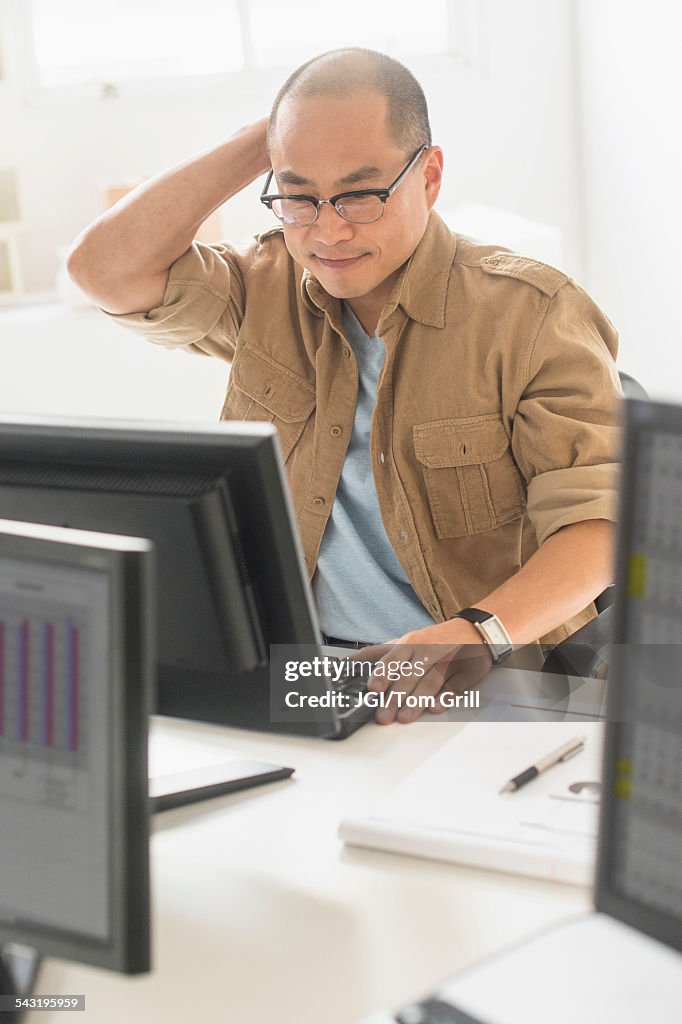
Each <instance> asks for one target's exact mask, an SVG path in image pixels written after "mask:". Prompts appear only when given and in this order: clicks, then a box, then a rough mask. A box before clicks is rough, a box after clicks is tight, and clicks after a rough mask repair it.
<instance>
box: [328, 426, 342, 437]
mask: <svg viewBox="0 0 682 1024" xmlns="http://www.w3.org/2000/svg"><path fill="white" fill-rule="evenodd" d="M329 433H330V434H331V435H332V437H340V436H341V434H342V433H343V431H342V430H341V427H332V428H331V430H330V431H329Z"/></svg>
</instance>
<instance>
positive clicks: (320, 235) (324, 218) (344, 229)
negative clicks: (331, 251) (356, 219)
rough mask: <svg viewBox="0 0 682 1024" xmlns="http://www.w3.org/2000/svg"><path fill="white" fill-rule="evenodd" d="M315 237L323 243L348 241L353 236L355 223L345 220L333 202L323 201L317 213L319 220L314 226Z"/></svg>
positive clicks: (330, 244) (336, 243)
mask: <svg viewBox="0 0 682 1024" xmlns="http://www.w3.org/2000/svg"><path fill="white" fill-rule="evenodd" d="M312 230H313V232H314V234H315V238H316V240H317V241H318V242H322V244H323V245H327V246H332V245H338V243H339V242H348V241H349V240H350V239H351V238H352V237H353V225H352V224H351V223H350V222H349V221H347V220H344V219H343V217H342V216H341V214H340V213H337V212H336V208H335V207H334V206H332V204H331V203H322V204H321V205H320V209H319V212H318V214H317V220H316V221H315V223H314V224H313V226H312Z"/></svg>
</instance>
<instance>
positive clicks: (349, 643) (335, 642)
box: [322, 633, 371, 651]
mask: <svg viewBox="0 0 682 1024" xmlns="http://www.w3.org/2000/svg"><path fill="white" fill-rule="evenodd" d="M322 642H323V643H324V644H328V645H329V646H330V647H352V648H354V649H355V650H356V651H358V650H360V648H361V647H370V646H371V643H370V641H369V640H341V639H340V638H339V637H338V636H327V635H326V633H323V634H322Z"/></svg>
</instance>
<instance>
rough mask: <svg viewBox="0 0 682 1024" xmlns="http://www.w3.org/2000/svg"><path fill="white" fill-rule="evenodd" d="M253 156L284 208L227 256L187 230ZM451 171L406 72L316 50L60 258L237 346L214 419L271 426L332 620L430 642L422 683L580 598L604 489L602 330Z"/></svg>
mask: <svg viewBox="0 0 682 1024" xmlns="http://www.w3.org/2000/svg"><path fill="white" fill-rule="evenodd" d="M270 167H272V171H273V174H272V175H270V176H269V177H268V179H267V182H266V186H267V191H268V195H266V196H264V197H263V198H264V201H265V202H266V205H269V206H270V207H271V209H272V210H273V212H274V213H275V215H276V216H278V217H279V219H280V220H281V222H282V223H281V225H280V226H279V227H275V228H274V229H273V230H272V231H269V232H266V233H265V234H263V235H261V236H260V237H259V238H258V239H257V240H256V241H255V243H254V244H253V245H251V246H250V247H249V248H248V249H247V250H245V251H243V252H237V251H236V250H235V249H234V248H232V247H231V246H229V245H226V244H217V245H213V246H206V245H202V244H197V243H194V244H193V241H192V240H193V238H194V235H195V233H196V230H197V229H198V227H199V225H200V224H201V223H202V222H203V221H204V220H205V218H206V217H207V216H208V215H209V214H210V213H211V212H212V211H213V210H215V209H216V208H217V207H218V206H220V205H221V204H222V203H223V202H225V201H226V200H227V199H229V198H230V197H231V196H233V195H234V194H235V193H237V192H239V191H240V190H241V189H243V188H244V187H245V186H246V185H248V184H249V183H250V182H251V181H253V180H254V179H255V178H257V177H258V176H259V175H262V174H264V173H265V172H266V171H268V169H269V168H270ZM442 167H443V155H442V152H441V150H440V148H439V147H438V146H434V145H432V142H431V133H430V127H429V122H428V114H427V108H426V102H425V100H424V96H423V93H422V90H421V88H420V87H419V85H418V83H417V82H416V81H415V79H414V78H413V76H412V75H411V74H410V72H409V71H407V69H406V68H404V67H403V66H402V65H401V64H399V63H398V62H396V61H394V60H392V59H391V58H388V57H385V56H384V55H381V54H377V53H374V52H372V51H363V50H354V49H352V50H340V51H333V52H331V53H329V54H323V55H322V56H320V57H318V58H315V59H314V60H313V61H310V62H308V63H307V64H306V65H304V66H303V67H302V68H300V69H299V70H298V71H297V72H295V73H294V74H293V75H292V76H291V77H290V78H289V80H288V81H287V82H286V83H285V85H284V86H283V88H282V90H281V91H280V93H279V95H278V97H277V99H276V100H275V104H274V106H273V110H272V113H271V116H270V118H269V119H266V120H263V121H260V122H258V123H256V124H253V125H250V126H248V127H246V128H244V129H243V130H241V131H239V132H237V134H236V135H234V136H233V137H232V138H231V139H229V140H228V141H227V142H226V143H224V144H223V145H221V146H219V147H218V148H216V149H214V150H212V151H210V152H208V153H205V154H203V155H201V156H199V157H197V158H194V159H191V160H189V161H187V162H186V163H184V164H181V165H180V166H178V167H176V168H173V169H172V170H170V171H168V172H166V173H164V174H161V175H159V176H158V177H156V178H154V179H152V180H151V181H149V182H147V183H145V184H144V185H142V186H140V187H139V188H138V189H136V190H135V191H134V192H133V193H131V194H130V195H129V196H128V197H126V198H125V199H124V200H122V201H121V202H120V203H118V204H117V205H116V206H115V207H114V208H113V209H112V210H110V211H108V212H107V213H106V214H104V215H103V216H102V217H100V218H99V219H98V220H97V221H95V223H94V224H93V225H91V226H90V227H89V228H88V229H87V230H86V231H85V232H84V233H83V234H82V235H81V236H80V237H79V239H77V241H76V243H75V244H74V247H73V249H72V252H71V255H70V258H69V263H68V266H69V271H70V273H71V275H72V277H73V278H74V279H75V281H76V282H77V283H78V284H79V285H80V287H81V288H82V289H83V290H84V291H85V292H86V293H88V294H89V295H90V296H91V297H92V299H93V300H94V301H95V302H96V303H97V304H98V305H99V306H100V307H101V308H102V309H103V310H104V311H105V312H107V313H109V314H111V315H114V316H115V317H116V318H117V319H118V320H119V322H120V323H122V324H123V325H124V326H127V327H129V328H131V329H133V330H136V331H138V332H140V333H142V334H144V335H145V336H147V337H148V338H149V339H150V340H152V341H154V342H157V343H159V344H162V345H166V346H169V347H178V346H180V347H184V348H186V349H187V350H188V351H193V352H199V353H205V354H208V355H213V356H217V357H218V358H221V359H225V360H228V361H232V373H231V378H230V383H229V386H228V391H227V397H226V401H225V405H224V408H223V412H222V418H224V419H246V420H270V421H272V422H274V423H275V424H276V425H277V427H278V429H279V434H280V441H281V446H282V451H283V455H284V458H285V460H286V466H287V471H288V475H289V481H290V484H291V488H292V493H293V499H294V504H295V509H296V514H297V519H298V523H299V527H300V530H301V535H302V539H303V545H304V550H305V556H306V560H307V564H308V568H309V571H310V575H311V578H312V582H313V587H314V590H315V594H316V599H317V603H318V608H319V613H320V621H321V625H322V629H323V631H324V632H325V633H326V634H328V635H332V636H333V637H335V638H341V639H342V640H346V641H358V640H359V641H366V642H372V643H375V642H380V641H387V640H389V639H391V640H395V642H399V643H401V644H404V645H406V647H407V648H409V650H410V651H411V652H412V654H413V655H414V652H415V651H431V652H433V650H438V651H440V652H441V653H440V655H439V657H438V658H437V659H435V660H436V661H438V670H436V669H434V670H432V671H429V672H426V674H425V675H424V676H423V677H421V678H418V679H415V680H413V681H412V682H410V683H409V684H408V685H407V691H408V692H409V691H410V690H411V691H412V692H413V693H414V694H415V695H417V696H421V695H422V694H427V695H428V694H435V693H436V692H437V691H438V689H439V688H440V687H441V686H442V685H443V680H444V671H445V668H444V667H445V666H447V671H448V672H452V669H453V666H454V667H455V670H456V669H457V658H458V656H461V654H462V652H463V651H465V650H466V649H469V647H468V645H474V644H476V645H483V644H485V645H486V646H484V647H482V648H477V649H479V650H483V651H486V652H487V650H488V647H490V654H491V656H495V655H496V653H499V650H500V647H499V646H498V647H495V646H494V645H492V646H491V642H492V641H496V642H498V643H499V642H504V643H503V646H505V648H506V646H507V642H508V641H510V642H511V643H513V644H514V645H521V644H526V643H530V642H532V641H536V640H538V639H539V638H540V639H543V640H545V641H546V642H556V641H558V640H559V639H561V638H563V637H565V636H567V635H569V634H570V633H571V632H573V631H574V630H575V629H576V628H577V627H578V626H579V625H581V624H582V623H583V622H585V621H588V620H589V618H591V617H592V615H593V614H594V609H593V605H592V601H593V599H594V598H595V597H596V596H597V595H598V594H599V593H600V592H601V591H602V590H603V589H604V587H605V586H607V585H608V584H609V583H610V582H611V566H612V529H613V527H612V520H613V519H614V493H615V487H616V466H615V454H614V453H615V449H616V429H615V426H614V409H615V403H616V400H617V396H618V393H619V385H618V377H617V373H616V369H615V365H614V362H613V359H614V356H615V352H616V336H615V332H614V330H613V327H612V326H611V324H610V323H609V321H608V320H607V319H606V317H605V316H604V315H603V314H602V313H601V312H600V311H599V309H597V307H596V306H595V305H594V303H593V302H592V301H591V300H590V299H589V297H588V296H587V295H586V294H585V293H584V292H583V291H582V290H581V289H580V288H578V287H577V286H576V285H575V284H574V283H573V282H572V281H570V280H569V279H568V278H567V277H566V276H565V275H564V274H562V273H560V272H559V271H557V270H554V269H553V268H550V267H547V266H545V265H543V264H540V263H537V262H535V261H532V260H528V259H524V258H523V257H520V256H516V255H514V254H510V253H508V252H507V251H505V250H501V249H499V247H494V246H487V245H480V244H478V243H475V242H472V241H471V240H469V239H466V238H463V237H461V236H456V235H453V234H452V233H451V232H450V230H449V229H448V228H447V227H446V226H445V224H444V223H443V222H442V220H441V219H440V218H439V217H438V216H437V215H436V214H435V212H432V208H433V206H434V203H435V201H436V198H437V196H438V192H439V188H440V184H441V174H442ZM471 608H473V609H474V611H470V610H469V611H466V612H465V616H467V617H458V613H460V612H461V611H462V610H463V609H471ZM487 615H491V616H495V618H490V619H486V616H487ZM483 620H485V621H483ZM486 622H487V625H486ZM434 645H442V646H441V647H435V646H434ZM384 650H385V649H384ZM380 653H381V651H380ZM433 660H434V659H433V658H432V663H433ZM376 685H377V687H379V686H383V685H384V684H381V683H379V682H378V681H377V682H376ZM418 713H419V712H418V710H416V709H414V708H411V709H410V708H407V707H402V708H401V709H400V710H398V709H397V708H396V707H392V706H389V707H386V708H384V709H383V710H380V711H379V713H378V718H379V720H380V721H383V722H390V721H392V720H393V719H394V718H395V717H396V716H397V718H398V719H399V720H401V721H410V720H411V719H412V718H414V717H416V716H417V714H418Z"/></svg>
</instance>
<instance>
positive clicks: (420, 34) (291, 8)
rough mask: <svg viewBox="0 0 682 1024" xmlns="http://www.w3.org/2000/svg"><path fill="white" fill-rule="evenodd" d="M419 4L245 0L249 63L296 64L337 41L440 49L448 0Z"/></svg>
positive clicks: (420, 51) (404, 49)
mask: <svg viewBox="0 0 682 1024" xmlns="http://www.w3.org/2000/svg"><path fill="white" fill-rule="evenodd" d="M329 7H331V5H329ZM424 7H425V5H424V3H410V4H401V3H399V2H398V3H397V2H395V0H390V2H389V0H344V2H343V4H338V5H337V4H334V6H333V9H332V10H330V9H328V8H327V5H324V4H320V3H319V0H296V2H295V3H282V0H250V2H249V4H248V10H249V14H250V37H251V46H252V49H253V54H254V62H255V64H256V66H257V67H267V66H269V65H283V64H286V65H292V64H294V65H297V64H300V63H302V62H303V61H305V60H307V59H309V58H310V57H313V56H314V55H315V54H317V53H322V52H323V51H324V50H333V49H336V47H339V46H364V47H368V48H369V49H372V50H381V51H382V53H389V54H391V56H393V57H401V56H405V57H407V56H418V55H432V54H437V53H445V52H446V51H447V49H448V39H449V35H448V0H429V3H428V13H426V12H425V10H424Z"/></svg>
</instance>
